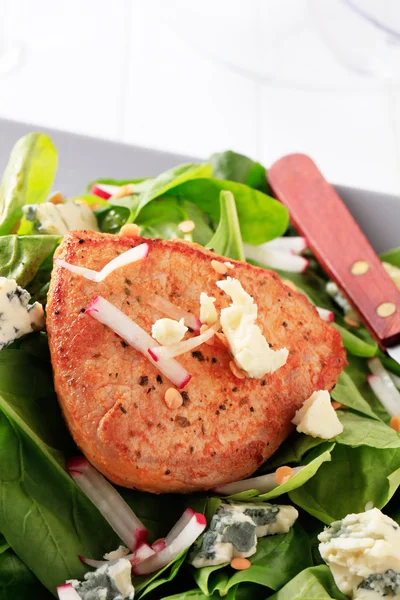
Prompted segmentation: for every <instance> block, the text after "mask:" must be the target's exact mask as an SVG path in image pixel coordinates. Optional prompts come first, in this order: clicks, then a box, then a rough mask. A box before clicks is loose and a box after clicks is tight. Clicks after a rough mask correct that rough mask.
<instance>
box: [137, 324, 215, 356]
mask: <svg viewBox="0 0 400 600" xmlns="http://www.w3.org/2000/svg"><path fill="white" fill-rule="evenodd" d="M220 327H221V324H220V322H219V321H217V322H216V323H214V325H212V326H211V327H209V328H208V329H207V330H206V331H204V333H201V334H200V335H197V336H196V337H193V338H190V339H189V340H184V341H183V342H178V343H177V344H171V345H170V346H154V347H153V348H149V349H148V351H149V354H150V356H151V357H152V358H153V359H154V360H155V361H157V365H158V361H160V360H161V359H168V358H173V357H174V356H180V355H181V354H185V352H190V351H191V350H194V348H197V347H198V346H201V344H204V342H207V341H208V340H210V339H211V338H212V337H213V335H215V334H216V333H217V331H218V330H219V329H220Z"/></svg>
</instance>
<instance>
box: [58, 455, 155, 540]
mask: <svg viewBox="0 0 400 600" xmlns="http://www.w3.org/2000/svg"><path fill="white" fill-rule="evenodd" d="M67 468H68V471H69V473H70V475H71V476H72V477H73V479H74V480H75V482H76V483H77V485H78V486H79V487H80V488H81V490H82V491H83V492H84V493H85V494H86V496H87V497H88V498H89V500H91V501H92V502H93V504H94V505H95V506H96V507H97V508H98V510H99V511H100V512H101V514H102V515H103V517H104V518H105V519H106V521H107V522H108V523H109V524H110V526H111V527H112V528H113V529H114V531H115V533H116V534H117V535H118V536H119V537H120V538H121V540H122V541H123V542H124V543H125V544H126V546H128V548H131V549H132V550H135V549H136V548H137V546H138V545H139V544H140V543H141V542H144V541H145V540H146V538H147V533H148V532H147V529H146V527H145V526H144V525H143V523H142V522H141V521H140V519H138V518H137V516H136V515H135V513H134V512H133V510H132V509H131V508H130V507H129V506H128V504H127V503H126V502H125V500H124V499H123V498H122V496H120V494H119V493H118V492H117V490H116V489H115V488H114V487H113V486H112V485H111V483H109V482H108V481H107V479H106V478H105V477H103V475H101V473H99V472H98V471H97V469H95V468H94V467H93V466H92V465H91V464H90V462H89V461H88V460H87V459H86V458H84V457H77V458H71V459H70V460H68V463H67Z"/></svg>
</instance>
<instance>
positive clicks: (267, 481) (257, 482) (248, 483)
mask: <svg viewBox="0 0 400 600" xmlns="http://www.w3.org/2000/svg"><path fill="white" fill-rule="evenodd" d="M302 469H304V467H294V468H293V475H296V473H299V472H300V471H301V470H302ZM293 475H292V477H293ZM278 486H279V484H278V483H277V481H276V479H275V473H268V474H267V475H260V476H259V477H251V478H250V479H242V480H241V481H234V482H233V483H227V484H226V485H221V486H219V487H217V488H215V489H214V490H213V491H214V492H215V493H216V494H222V495H224V496H232V495H233V494H240V493H241V492H247V491H248V490H257V491H258V492H259V493H260V494H267V493H268V492H272V490H274V489H275V488H277V487H278Z"/></svg>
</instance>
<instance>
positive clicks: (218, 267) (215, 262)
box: [211, 260, 228, 275]
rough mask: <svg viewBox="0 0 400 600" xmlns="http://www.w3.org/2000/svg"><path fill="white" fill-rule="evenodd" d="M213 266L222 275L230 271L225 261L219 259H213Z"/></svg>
mask: <svg viewBox="0 0 400 600" xmlns="http://www.w3.org/2000/svg"><path fill="white" fill-rule="evenodd" d="M211 266H212V268H213V269H214V271H215V272H216V273H219V274H220V275H226V273H227V272H228V268H227V267H226V266H225V265H224V263H221V262H219V261H218V260H212V261H211Z"/></svg>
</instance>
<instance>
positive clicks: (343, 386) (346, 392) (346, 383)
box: [331, 369, 378, 419]
mask: <svg viewBox="0 0 400 600" xmlns="http://www.w3.org/2000/svg"><path fill="white" fill-rule="evenodd" d="M331 396H332V398H333V399H334V400H336V401H337V402H340V403H341V404H343V405H344V406H348V407H349V408H352V409H353V410H356V411H357V412H360V413H362V414H364V415H367V416H368V417H371V418H372V419H378V417H377V415H376V414H375V412H374V411H373V410H372V408H371V406H370V405H369V404H368V402H367V401H366V400H365V399H364V398H363V396H362V395H361V393H360V391H359V389H358V387H357V386H356V385H355V383H354V382H353V380H352V378H351V377H350V375H349V374H348V373H347V371H346V369H344V371H342V372H341V373H340V375H339V378H338V380H337V383H336V385H335V387H334V388H333V390H332V392H331Z"/></svg>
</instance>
